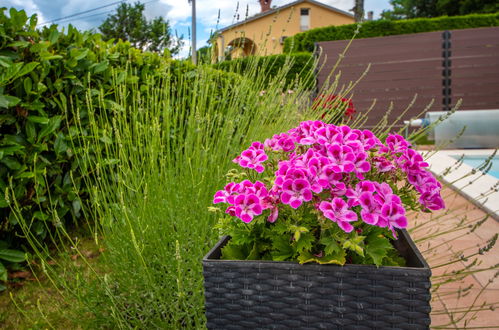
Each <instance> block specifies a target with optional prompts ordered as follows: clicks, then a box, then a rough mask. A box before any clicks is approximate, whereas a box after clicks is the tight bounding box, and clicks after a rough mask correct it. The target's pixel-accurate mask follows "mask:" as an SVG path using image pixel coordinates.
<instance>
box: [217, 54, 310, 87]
mask: <svg viewBox="0 0 499 330" xmlns="http://www.w3.org/2000/svg"><path fill="white" fill-rule="evenodd" d="M290 60H291V61H292V65H291V67H290V68H289V71H288V72H287V75H286V81H285V83H284V86H283V87H284V88H291V89H292V88H293V85H294V83H295V82H296V80H297V79H298V80H299V81H302V82H304V83H305V86H306V87H307V88H308V89H312V88H313V87H314V86H315V77H314V75H313V72H312V70H314V59H313V55H312V54H311V53H305V52H301V53H293V54H290V55H284V54H282V55H269V56H258V57H257V56H248V57H243V58H238V59H234V60H230V61H223V62H220V63H217V64H213V65H212V67H213V68H216V69H219V70H224V71H229V72H234V71H236V72H237V73H239V74H241V75H244V72H245V71H246V70H249V69H254V66H255V65H257V66H258V70H260V72H261V74H263V75H265V81H266V82H267V83H268V82H270V81H272V79H273V78H274V77H275V76H276V75H277V74H278V73H279V70H281V68H282V67H283V66H285V65H288V61H290Z"/></svg>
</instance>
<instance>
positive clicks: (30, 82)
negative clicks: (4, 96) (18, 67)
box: [23, 77, 33, 94]
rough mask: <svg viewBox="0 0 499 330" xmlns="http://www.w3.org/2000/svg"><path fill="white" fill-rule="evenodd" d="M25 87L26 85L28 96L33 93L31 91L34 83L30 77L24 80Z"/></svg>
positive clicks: (25, 89)
mask: <svg viewBox="0 0 499 330" xmlns="http://www.w3.org/2000/svg"><path fill="white" fill-rule="evenodd" d="M23 85H24V91H25V92H26V94H29V93H31V90H32V88H33V82H32V81H31V78H30V77H26V78H24V82H23Z"/></svg>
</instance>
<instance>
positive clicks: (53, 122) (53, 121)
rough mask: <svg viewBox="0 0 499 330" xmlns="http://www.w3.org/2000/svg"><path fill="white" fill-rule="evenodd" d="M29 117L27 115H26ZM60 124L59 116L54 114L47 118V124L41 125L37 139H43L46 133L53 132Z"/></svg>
mask: <svg viewBox="0 0 499 330" xmlns="http://www.w3.org/2000/svg"><path fill="white" fill-rule="evenodd" d="M28 118H29V117H28ZM60 125H61V116H54V117H52V118H50V119H49V121H48V123H47V126H45V127H43V128H42V130H41V131H40V133H39V134H38V139H43V138H44V137H46V136H47V135H49V134H51V133H53V132H54V131H55V130H56V129H58V128H59V126H60Z"/></svg>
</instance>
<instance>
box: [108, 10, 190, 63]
mask: <svg viewBox="0 0 499 330" xmlns="http://www.w3.org/2000/svg"><path fill="white" fill-rule="evenodd" d="M144 8H145V5H144V4H142V3H140V2H136V3H135V4H134V5H131V4H127V3H122V4H120V5H119V7H118V8H117V9H116V12H115V13H114V14H112V15H109V16H108V17H107V18H106V20H105V21H104V22H103V23H102V24H101V25H100V26H99V30H100V32H101V34H102V37H103V39H104V40H109V39H122V40H124V41H129V42H130V43H131V44H132V45H133V46H134V47H136V48H139V49H143V50H148V51H153V52H161V51H164V50H165V49H168V50H169V51H170V53H171V54H173V55H175V54H177V53H178V52H179V51H180V47H181V46H182V38H176V37H173V36H172V33H171V30H170V24H169V22H168V21H165V20H164V19H163V17H161V16H160V17H156V18H154V19H153V20H151V21H148V20H147V19H146V17H145V16H144V13H143V12H144Z"/></svg>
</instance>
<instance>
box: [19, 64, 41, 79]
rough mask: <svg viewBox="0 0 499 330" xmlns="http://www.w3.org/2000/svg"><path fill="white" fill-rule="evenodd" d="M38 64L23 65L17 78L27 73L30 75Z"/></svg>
mask: <svg viewBox="0 0 499 330" xmlns="http://www.w3.org/2000/svg"><path fill="white" fill-rule="evenodd" d="M38 64H40V63H38V62H30V63H28V64H25V65H24V66H23V67H22V69H21V70H20V71H19V73H18V74H17V76H18V77H21V76H24V75H26V74H28V73H30V72H31V71H33V70H34V69H35V68H36V67H37V66H38Z"/></svg>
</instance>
